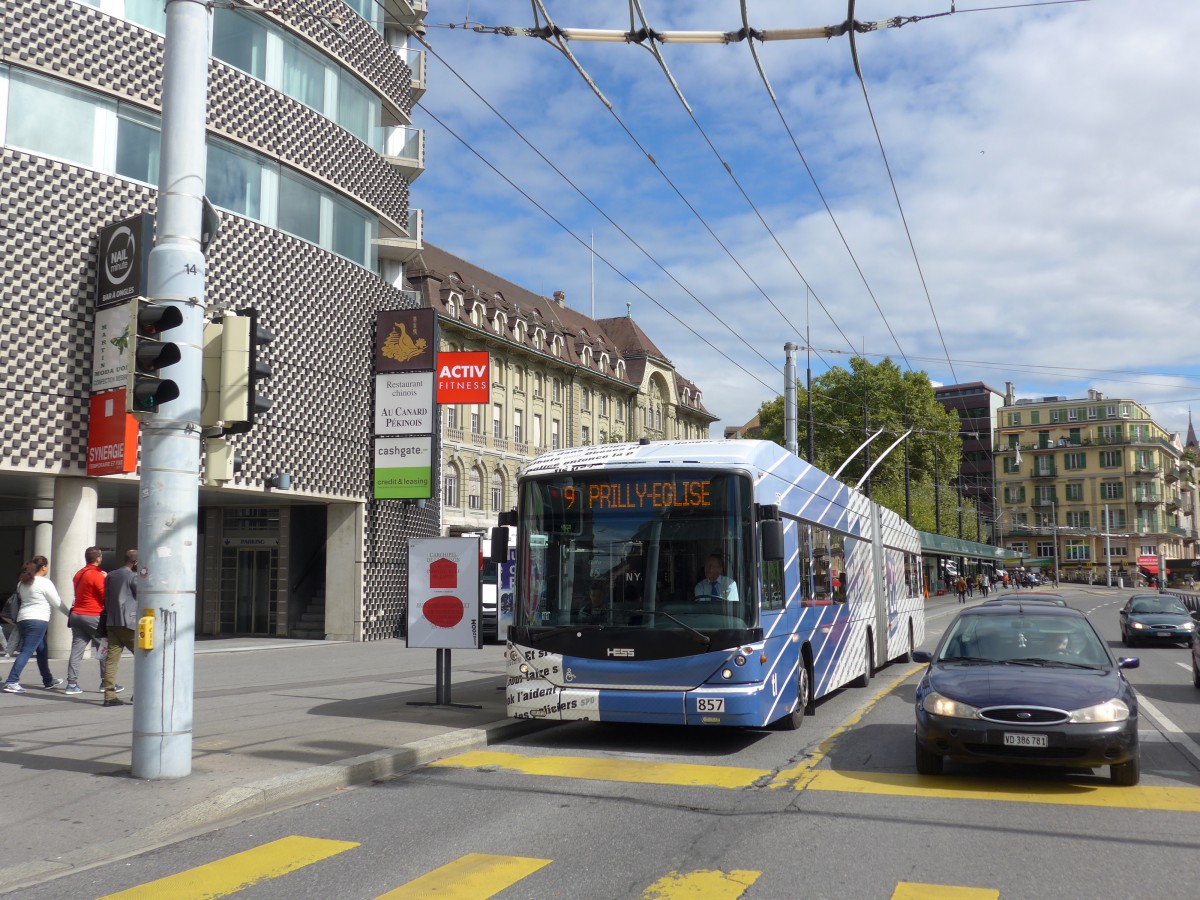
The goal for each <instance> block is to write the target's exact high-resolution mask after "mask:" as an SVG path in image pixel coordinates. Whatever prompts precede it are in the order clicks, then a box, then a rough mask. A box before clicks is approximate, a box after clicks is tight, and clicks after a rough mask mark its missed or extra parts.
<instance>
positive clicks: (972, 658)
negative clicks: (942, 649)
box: [938, 656, 1000, 663]
mask: <svg viewBox="0 0 1200 900" xmlns="http://www.w3.org/2000/svg"><path fill="white" fill-rule="evenodd" d="M938 662H968V663H995V662H1000V660H998V659H991V658H990V657H987V656H943V657H942V658H941V659H939V660H938Z"/></svg>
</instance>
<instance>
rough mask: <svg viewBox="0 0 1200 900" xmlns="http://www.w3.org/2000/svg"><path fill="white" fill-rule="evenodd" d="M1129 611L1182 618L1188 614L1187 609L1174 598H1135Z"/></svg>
mask: <svg viewBox="0 0 1200 900" xmlns="http://www.w3.org/2000/svg"><path fill="white" fill-rule="evenodd" d="M1129 607H1130V609H1129V611H1130V612H1135V613H1176V614H1178V615H1181V616H1186V615H1187V614H1188V611H1187V607H1185V606H1184V605H1183V604H1182V603H1180V602H1179V601H1178V600H1176V599H1175V598H1174V597H1170V596H1165V597H1135V598H1134V599H1133V600H1131V601H1130V603H1129Z"/></svg>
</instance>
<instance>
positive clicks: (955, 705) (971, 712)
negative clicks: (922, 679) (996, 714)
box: [921, 691, 979, 719]
mask: <svg viewBox="0 0 1200 900" xmlns="http://www.w3.org/2000/svg"><path fill="white" fill-rule="evenodd" d="M921 708H922V709H924V710H925V712H927V713H929V714H930V715H934V716H947V717H949V718H951V719H978V718H979V710H978V709H976V708H975V707H974V706H969V705H967V704H966V703H959V702H958V701H957V700H951V699H950V698H949V697H943V696H942V695H941V694H939V693H938V692H937V691H930V692H929V693H928V694H926V695H925V699H924V700H922V701H921Z"/></svg>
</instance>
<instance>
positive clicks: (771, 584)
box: [762, 559, 784, 610]
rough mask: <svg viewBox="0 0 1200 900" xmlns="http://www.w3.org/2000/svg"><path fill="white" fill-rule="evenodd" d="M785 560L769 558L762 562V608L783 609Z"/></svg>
mask: <svg viewBox="0 0 1200 900" xmlns="http://www.w3.org/2000/svg"><path fill="white" fill-rule="evenodd" d="M783 600H784V593H783V560H781V559H769V560H764V561H763V564H762V608H763V609H764V610H768V609H783Z"/></svg>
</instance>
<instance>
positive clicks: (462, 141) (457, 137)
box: [418, 104, 776, 391]
mask: <svg viewBox="0 0 1200 900" xmlns="http://www.w3.org/2000/svg"><path fill="white" fill-rule="evenodd" d="M418 105H419V106H420V107H421V109H422V111H423V112H424V113H425V114H426V115H427V116H429V118H431V119H432V120H433V121H435V122H437V124H438V125H440V126H441V127H442V128H443V129H444V130H445V131H446V133H447V134H449V135H450V136H451V137H453V138H454V139H455V140H456V141H458V142H459V143H460V144H462V145H463V147H465V148H466V149H467V151H468V152H470V153H471V154H472V155H474V156H475V157H476V158H477V159H478V160H479V161H480V162H482V163H483V164H484V165H485V166H487V167H488V168H489V169H491V170H492V171H493V172H494V173H495V174H496V175H498V176H499V177H500V178H502V179H503V180H504V182H505V183H506V184H508V186H509V187H511V188H512V189H513V190H515V191H516V192H517V193H519V194H520V195H521V196H522V197H524V198H525V199H526V200H528V201H529V202H530V203H532V204H533V205H534V206H535V207H536V208H537V209H538V211H539V212H541V213H542V215H544V216H545V217H546V218H548V219H549V220H550V221H551V222H553V223H554V224H555V225H557V226H558V227H559V228H561V229H562V230H563V231H565V232H566V233H567V234H568V235H570V236H571V237H572V238H574V239H575V240H576V241H577V242H578V243H579V244H580V245H581V246H583V247H588V249H589V252H592V253H593V254H594V255H595V256H596V258H597V259H599V260H600V261H601V262H602V263H604V264H605V265H606V266H608V267H609V268H610V269H611V270H612V271H613V273H614V274H616V275H618V276H619V277H621V278H623V279H624V280H625V281H626V282H628V283H629V285H630V287H632V288H633V289H634V290H636V291H637V292H638V293H640V294H641V295H642V296H644V297H645V298H646V299H647V300H649V301H650V302H651V303H653V304H654V305H655V306H657V307H658V308H659V309H661V310H662V311H663V312H665V313H666V314H667V315H669V316H670V317H671V318H672V319H674V320H675V321H676V322H678V323H679V324H680V325H682V326H683V327H684V328H686V329H687V330H688V331H690V332H691V333H692V334H694V335H695V336H696V337H697V338H699V339H700V340H701V341H702V342H703V343H705V344H707V345H708V346H709V347H711V348H712V349H713V350H715V351H716V352H717V353H718V354H719V355H720V356H722V357H724V358H725V359H726V360H728V361H729V362H730V363H731V364H732V365H733V366H734V367H735V368H737V369H740V370H741V371H742V372H745V373H746V374H747V375H748V376H750V377H751V378H753V379H754V380H755V381H757V382H758V383H759V384H761V385H762V386H763V387H765V388H766V389H767V390H769V391H775V390H776V388H774V387H772V386H771V385H769V384H767V383H766V382H765V381H763V380H762V379H761V378H759V377H758V376H757V375H755V374H754V373H753V372H751V371H750V370H749V369H747V368H746V367H745V366H743V365H742V364H741V363H739V362H738V361H737V360H735V359H733V358H732V357H731V356H729V355H728V354H727V353H725V352H724V351H723V350H721V349H720V348H719V347H717V346H716V345H714V344H713V343H712V342H711V341H709V340H708V339H707V338H706V337H704V336H703V335H702V334H700V333H699V332H698V331H696V329H694V328H692V326H690V325H689V324H688V323H687V322H685V321H683V320H682V319H680V318H679V316H677V315H675V313H673V312H671V310H669V309H667V307H665V306H664V305H663V304H662V303H660V302H659V301H658V300H657V299H655V298H654V297H653V296H651V295H650V294H649V293H648V292H647V291H646V290H645V289H644V288H642V286H641V285H639V284H637V283H636V282H635V281H634V280H633V279H632V278H630V277H629V276H628V275H626V274H625V273H624V272H622V271H621V270H620V269H618V268H617V267H616V265H615V264H614V263H612V262H611V261H610V260H609V259H608V258H607V257H606V256H604V255H603V254H600V253H596V252H595V251H594V250H592V249H591V247H590V245H589V244H588V242H587V241H586V240H584V239H583V238H582V237H580V236H579V235H577V234H576V233H575V232H573V231H572V230H571V229H570V228H568V227H567V226H566V224H565V223H563V222H562V221H560V220H559V219H558V218H557V217H556V216H555V215H554V214H553V213H552V212H550V211H549V210H548V209H546V207H544V206H542V205H541V204H540V203H538V202H537V200H535V199H534V198H533V197H530V196H529V194H528V193H526V192H525V191H524V190H522V189H521V187H520V186H519V185H517V184H516V183H515V182H514V181H513V180H512V179H511V178H509V177H508V176H507V175H505V174H504V173H503V172H501V171H500V170H499V169H498V168H496V167H495V166H494V165H493V164H492V163H491V162H490V161H489V160H488V159H486V158H485V157H484V156H483V154H481V153H480V152H479V151H478V150H476V149H475V148H474V147H472V146H471V144H470V143H469V142H468V141H467V140H465V139H464V138H463V137H461V136H460V135H459V134H457V133H456V132H455V131H454V130H453V129H452V128H450V126H449V125H447V124H446V123H445V122H443V121H442V120H441V119H439V118H438V117H437V116H436V115H434V114H433V113H432V112H430V110H429V109H428V108H426V107H425V106H424V105H423V104H418Z"/></svg>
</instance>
